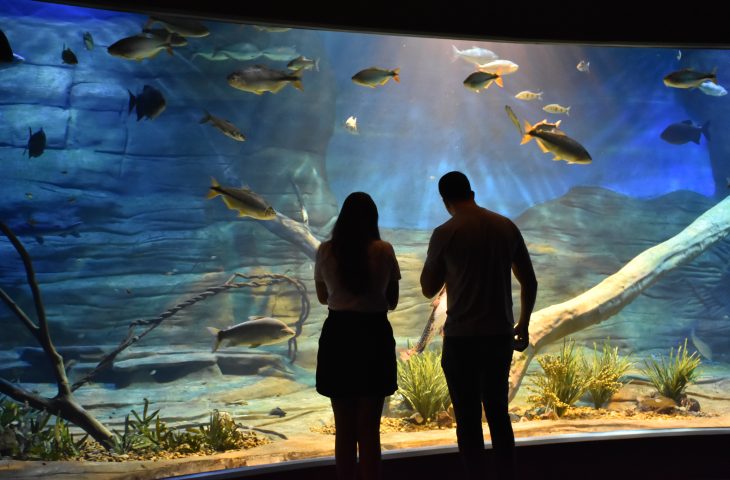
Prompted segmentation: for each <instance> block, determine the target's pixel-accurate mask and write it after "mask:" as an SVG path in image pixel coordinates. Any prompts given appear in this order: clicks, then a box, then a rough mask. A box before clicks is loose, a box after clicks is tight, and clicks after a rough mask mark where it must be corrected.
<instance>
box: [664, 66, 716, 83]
mask: <svg viewBox="0 0 730 480" xmlns="http://www.w3.org/2000/svg"><path fill="white" fill-rule="evenodd" d="M716 71H717V69H716V68H715V69H713V70H712V72H709V73H707V72H697V71H695V70H692V69H691V68H685V69H682V70H678V71H676V72H672V73H670V74H669V75H667V76H665V77H664V85H666V86H667V87H672V88H697V87H699V86H700V85H702V84H703V83H704V82H708V81H709V82H712V83H717V75H716V73H715V72H716Z"/></svg>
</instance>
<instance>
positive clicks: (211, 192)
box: [205, 177, 221, 200]
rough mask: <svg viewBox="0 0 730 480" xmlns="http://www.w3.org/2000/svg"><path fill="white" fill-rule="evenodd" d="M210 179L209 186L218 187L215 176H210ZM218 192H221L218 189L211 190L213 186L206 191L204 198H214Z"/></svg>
mask: <svg viewBox="0 0 730 480" xmlns="http://www.w3.org/2000/svg"><path fill="white" fill-rule="evenodd" d="M210 180H211V185H210V186H211V187H220V185H219V184H218V181H217V180H216V179H215V178H213V177H210ZM220 194H221V192H219V191H218V190H213V188H211V189H210V190H209V191H208V195H206V196H205V198H206V199H207V200H210V199H211V198H215V197H217V196H218V195H220Z"/></svg>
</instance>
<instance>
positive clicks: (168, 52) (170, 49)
mask: <svg viewBox="0 0 730 480" xmlns="http://www.w3.org/2000/svg"><path fill="white" fill-rule="evenodd" d="M165 50H166V51H167V54H168V55H172V54H173V53H172V47H167V48H166V49H165Z"/></svg>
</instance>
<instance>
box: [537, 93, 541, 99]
mask: <svg viewBox="0 0 730 480" xmlns="http://www.w3.org/2000/svg"><path fill="white" fill-rule="evenodd" d="M537 99H538V100H542V92H540V93H538V94H537Z"/></svg>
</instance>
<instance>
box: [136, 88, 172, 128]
mask: <svg viewBox="0 0 730 480" xmlns="http://www.w3.org/2000/svg"><path fill="white" fill-rule="evenodd" d="M127 91H128V92H129V112H128V114H129V113H132V110H134V109H135V108H136V109H137V121H138V122H139V121H140V120H141V119H142V118H143V117H147V118H149V119H150V120H152V119H154V118H157V117H158V116H159V115H160V114H161V113H162V112H163V111H164V110H165V107H166V106H167V102H166V101H165V97H164V96H163V95H162V92H160V91H159V90H157V89H156V88H155V87H151V86H149V85H145V86H144V87H143V88H142V92H140V93H138V94H137V96H136V97H135V96H134V94H133V93H132V92H131V91H130V90H127Z"/></svg>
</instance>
